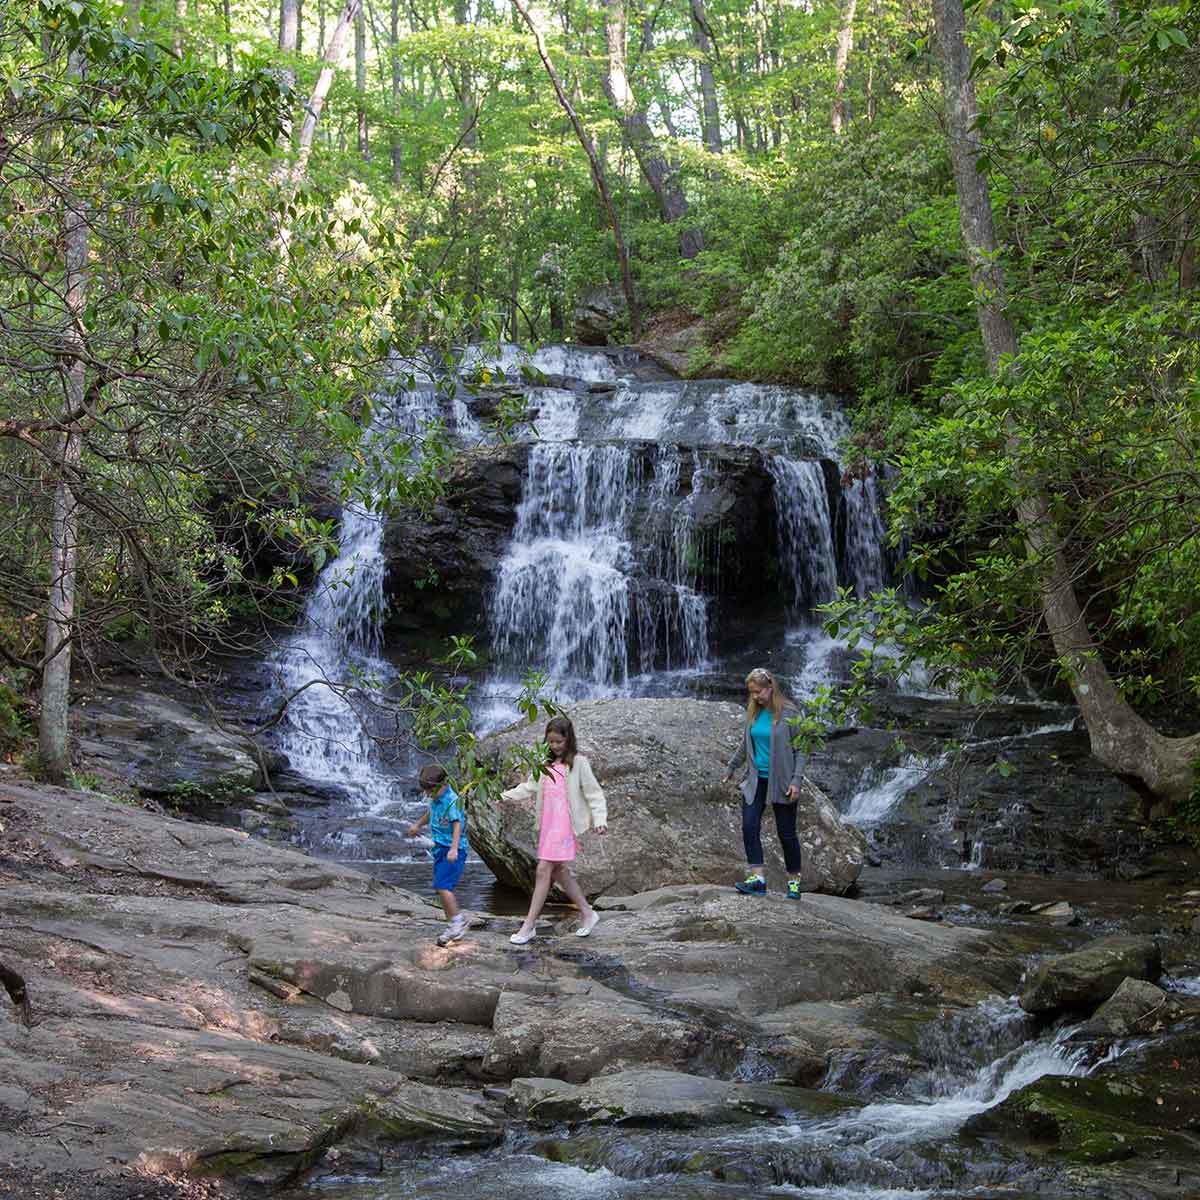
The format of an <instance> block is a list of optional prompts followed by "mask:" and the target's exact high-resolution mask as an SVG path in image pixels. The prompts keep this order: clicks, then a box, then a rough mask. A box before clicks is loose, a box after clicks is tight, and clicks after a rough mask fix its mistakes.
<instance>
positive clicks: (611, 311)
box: [571, 284, 629, 346]
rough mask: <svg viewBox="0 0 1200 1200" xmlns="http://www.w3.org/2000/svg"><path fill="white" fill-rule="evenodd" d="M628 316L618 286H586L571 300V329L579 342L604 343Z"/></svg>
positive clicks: (624, 322)
mask: <svg viewBox="0 0 1200 1200" xmlns="http://www.w3.org/2000/svg"><path fill="white" fill-rule="evenodd" d="M628 319H629V318H628V315H627V313H626V310H625V297H624V296H623V295H622V293H621V291H620V289H618V288H615V287H611V286H609V285H607V284H602V285H597V286H595V287H590V288H587V289H586V290H585V291H584V292H583V293H582V294H581V295H580V297H579V299H578V300H577V301H576V302H575V309H574V311H573V312H572V314H571V330H572V333H573V335H574V337H575V340H576V341H577V342H579V343H580V344H581V345H583V346H604V345H607V344H608V342H609V339H610V338H612V336H613V335H614V334H615V333H616V332H617V331H618V330H619V329H620V328H621V327H622V326H623V325H624V324H626V322H627V321H628Z"/></svg>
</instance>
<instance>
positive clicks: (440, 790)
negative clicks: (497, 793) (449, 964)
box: [408, 763, 470, 946]
mask: <svg viewBox="0 0 1200 1200" xmlns="http://www.w3.org/2000/svg"><path fill="white" fill-rule="evenodd" d="M418 778H419V780H420V784H421V791H423V792H424V793H425V795H426V797H427V798H428V800H429V807H428V808H427V809H426V810H425V812H424V813H423V814H422V815H421V819H420V820H419V821H414V822H413V823H412V824H411V825H409V827H408V836H409V837H416V836H417V834H418V833H420V832H421V830H422V829H424V828H425V826H426V825H428V826H429V835H430V837H432V838H433V886H434V888H435V889H436V890H437V894H438V896H440V897H441V901H442V906H443V908H445V910H446V916H448V917H449V918H450V924H449V925H447V926H446V928H445V929H444V930H443V931H442V932H441V933H440V934H438V940H437V944H438V945H439V946H448V945H449V944H450V943H451V942H456V941H458V939H459V938H460V937H462V935H463V934H464V933H466V931H467V916H466V913H463V912H460V911H459V908H458V901H457V900H455V899H454V889H455V888H456V887H457V886H458V881H459V880H460V879H461V878H462V873H463V867H465V866H466V862H467V850H468V849H469V848H470V847H468V845H467V832H466V826H467V817H466V813H464V812H463V807H462V804H461V803H459V799H458V793H457V792H455V790H454V789H453V788H452V787H451V786H450V784H449V782H448V780H447V776H446V770H445V768H444V767H439V766H438V765H437V763H426V764H425V766H423V767H422V768H421V774H420V776H419V777H418Z"/></svg>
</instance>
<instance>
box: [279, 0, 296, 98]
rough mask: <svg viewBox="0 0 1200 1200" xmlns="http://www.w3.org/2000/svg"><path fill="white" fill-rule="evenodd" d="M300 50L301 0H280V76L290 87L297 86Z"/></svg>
mask: <svg viewBox="0 0 1200 1200" xmlns="http://www.w3.org/2000/svg"><path fill="white" fill-rule="evenodd" d="M299 50H300V0H280V4H279V52H280V54H281V55H282V56H283V67H282V69H281V70H280V72H279V76H280V78H281V79H282V80H283V81H284V83H286V84H287V86H288V88H289V89H291V88H294V87H295V86H296V65H295V60H296V55H297V54H298V53H299Z"/></svg>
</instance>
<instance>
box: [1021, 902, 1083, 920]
mask: <svg viewBox="0 0 1200 1200" xmlns="http://www.w3.org/2000/svg"><path fill="white" fill-rule="evenodd" d="M1029 911H1030V912H1031V913H1032V914H1033V915H1034V916H1035V917H1041V918H1042V919H1043V920H1044V921H1053V922H1054V924H1055V925H1075V924H1077V923H1078V921H1079V917H1078V915H1077V914H1076V912H1075V910H1074V909H1073V908H1072V907H1071V906H1070V904H1068V903H1067V901H1066V900H1055V901H1054V902H1053V903H1049V904H1035V905H1034V906H1033V907H1032V908H1031V909H1030V910H1029Z"/></svg>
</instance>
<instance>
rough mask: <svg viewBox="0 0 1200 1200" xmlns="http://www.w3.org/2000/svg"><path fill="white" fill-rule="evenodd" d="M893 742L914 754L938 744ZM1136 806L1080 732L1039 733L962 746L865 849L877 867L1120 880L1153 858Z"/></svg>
mask: <svg viewBox="0 0 1200 1200" xmlns="http://www.w3.org/2000/svg"><path fill="white" fill-rule="evenodd" d="M954 708H955V706H953V705H950V706H948V709H947V711H948V712H953V711H954ZM938 724H939V727H940V726H941V725H942V723H941V722H939V723H938ZM902 736H903V738H904V740H905V741H906V743H908V742H914V744H916V745H918V748H922V747H928V748H930V750H932V749H936V750H938V751H940V749H941V748H942V745H944V743H941V742H936V743H934V744H933V746H932V747H930V743H928V742H924V743H919V742H915V739H914V738H913V735H912V734H910V733H909V732H907V731H904V732H903V734H902ZM957 736H958V737H959V738H963V732H962V731H961V730H960V732H959V734H958V735H957ZM998 765H1002V766H1003V770H1001V769H999V766H998ZM1142 807H1143V806H1142V800H1141V797H1140V796H1138V794H1137V793H1136V792H1135V791H1134V790H1133V789H1132V788H1130V787H1129V786H1128V785H1127V784H1125V783H1123V782H1122V781H1121V780H1119V779H1118V778H1117V777H1116V776H1115V775H1113V774H1112V772H1111V771H1109V770H1108V769H1107V768H1106V767H1105V766H1104V765H1103V764H1102V763H1100V762H1099V760H1097V759H1096V758H1094V757H1093V756H1092V754H1091V749H1090V746H1089V744H1088V738H1087V735H1086V734H1085V733H1070V732H1056V733H1046V734H1043V735H1040V736H1037V737H1025V738H1023V739H1022V740H1018V741H1012V742H1004V743H1001V744H996V743H992V744H988V745H983V746H976V747H971V746H969V745H968V746H967V747H966V748H965V749H964V750H963V751H962V752H961V753H959V754H957V755H955V756H953V757H952V758H950V759H949V760H948V761H946V762H945V763H942V764H936V765H934V766H932V767H931V769H930V772H929V774H928V775H927V776H926V777H925V778H924V779H922V780H920V781H919V782H918V783H917V784H916V786H914V787H913V788H912V789H911V790H910V791H909V792H908V793H907V794H906V795H905V796H904V797H903V799H902V800H901V801H900V803H899V804H898V806H897V807H896V809H894V810H893V812H892V813H891V814H889V816H888V819H887V820H886V822H884V823H883V824H882V825H880V826H879V827H877V828H876V829H874V830H873V831H872V843H873V849H874V850H875V852H876V853H877V854H879V855H880V857H881V858H882V860H883V861H884V862H885V863H903V864H906V865H919V864H920V865H935V866H961V865H965V864H966V863H968V862H973V863H975V864H976V865H978V866H981V867H983V868H984V869H985V870H990V871H1016V870H1021V871H1036V872H1040V873H1043V874H1047V875H1063V874H1067V875H1070V874H1084V875H1102V876H1106V877H1109V878H1113V877H1116V878H1121V877H1125V878H1130V877H1134V876H1136V875H1138V874H1140V873H1141V872H1143V871H1144V870H1145V869H1146V867H1147V864H1148V863H1150V862H1152V861H1153V858H1154V855H1155V854H1156V853H1157V847H1156V845H1155V843H1154V840H1153V838H1152V836H1151V834H1150V832H1149V831H1148V829H1147V827H1146V823H1145V820H1144V817H1143V812H1142Z"/></svg>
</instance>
